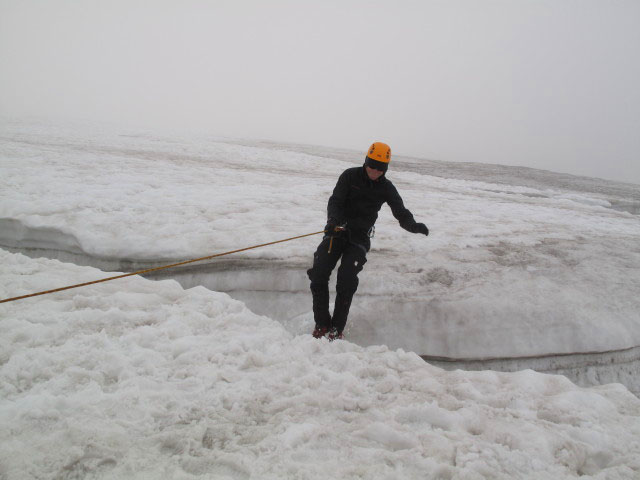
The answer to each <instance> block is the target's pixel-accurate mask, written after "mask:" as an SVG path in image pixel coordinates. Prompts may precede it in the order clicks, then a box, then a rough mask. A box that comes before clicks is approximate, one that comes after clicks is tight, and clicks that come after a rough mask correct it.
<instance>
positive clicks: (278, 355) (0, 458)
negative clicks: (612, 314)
mask: <svg viewBox="0 0 640 480" xmlns="http://www.w3.org/2000/svg"><path fill="white" fill-rule="evenodd" d="M0 265H1V266H2V267H1V269H2V275H0V297H2V298H6V297H9V296H12V295H20V294H26V293H29V292H32V291H38V290H41V289H44V288H47V287H49V286H51V285H60V284H64V283H66V282H67V281H68V280H69V279H71V278H73V279H74V280H75V281H78V282H82V281H89V280H93V279H96V278H104V277H105V276H107V275H108V274H107V273H105V272H101V271H99V270H96V269H94V268H90V267H79V266H76V265H72V264H69V263H61V262H59V261H57V260H49V259H35V260H34V259H31V258H28V257H26V256H23V255H21V254H12V253H8V252H5V251H2V250H0ZM0 425H1V426H2V428H0V478H2V479H3V480H18V479H19V480H22V479H26V478H29V479H31V478H33V479H54V478H56V479H78V478H92V479H106V478H113V479H123V478H127V479H137V478H139V479H142V478H145V479H146V478H154V479H155V478H173V479H195V478H211V479H248V478H254V479H309V480H310V479H322V480H325V479H328V478H334V479H351V478H352V479H356V478H366V479H399V478H401V479H418V478H420V479H450V480H454V479H469V480H475V479H536V480H542V479H553V480H558V479H565V478H566V479H573V478H575V477H576V476H578V475H580V476H581V478H593V479H602V480H604V479H608V480H613V479H629V480H631V479H637V478H639V476H640V440H639V439H640V400H638V399H637V398H636V397H634V396H633V395H632V394H631V393H629V392H628V391H627V390H626V389H625V388H624V387H623V386H621V385H616V384H612V385H607V386H601V387H597V388H588V389H583V388H579V387H576V386H575V385H573V384H572V383H571V382H569V381H568V380H567V379H566V378H564V377H561V376H552V375H544V374H539V373H535V372H533V371H530V370H528V371H522V372H519V373H496V372H489V371H487V372H463V371H455V372H446V371H444V370H441V369H439V368H436V367H433V366H431V365H429V364H427V363H425V362H424V361H423V360H421V359H420V358H419V357H418V356H417V355H416V354H414V353H407V352H405V351H403V350H397V351H391V350H389V349H388V348H387V347H384V346H371V347H366V348H365V347H361V346H357V345H355V344H353V343H350V342H348V341H336V342H333V343H329V342H328V341H326V340H320V341H319V340H315V339H313V338H312V337H311V336H310V335H301V336H293V335H291V334H290V333H289V332H288V331H287V330H285V329H284V328H283V326H282V325H281V324H280V323H279V322H276V321H274V320H271V319H269V318H266V317H263V316H258V315H256V314H254V313H252V312H251V311H249V310H248V309H247V308H246V307H245V306H244V305H243V304H242V303H240V302H238V301H236V300H233V299H231V298H230V297H229V296H227V295H226V294H224V293H218V292H212V291H209V290H207V289H205V288H203V287H196V288H192V289H189V290H184V289H183V288H182V287H181V286H180V285H179V284H178V283H177V282H175V281H172V280H166V281H161V282H154V281H151V280H147V279H143V278H140V277H129V278H126V279H121V280H117V281H113V282H107V283H102V284H98V285H92V286H88V287H84V288H80V289H75V290H71V291H67V292H60V293H56V294H51V295H47V296H42V297H36V298H32V299H27V300H22V301H17V302H10V303H4V304H0Z"/></svg>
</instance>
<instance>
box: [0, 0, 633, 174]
mask: <svg viewBox="0 0 640 480" xmlns="http://www.w3.org/2000/svg"><path fill="white" fill-rule="evenodd" d="M639 85H640V2H639V1H637V0H628V1H620V0H487V1H484V0H441V1H428V0H423V1H408V0H388V1H350V0H342V1H333V0H323V1H305V0H299V1H278V0H270V1H258V0H247V1H241V0H235V1H217V0H211V1H204V0H200V1H196V0H182V1H178V0H176V1H162V0H155V1H139V0H127V1H118V0H116V1H114V0H111V1H98V0H93V1H91V0H82V1H80V0H50V1H45V0H42V1H35V0H0V112H1V113H2V114H5V115H10V116H23V115H36V116H45V117H50V118H54V119H55V118H67V117H69V118H86V119H97V120H107V121H115V122H117V123H120V124H126V125H141V126H142V125H144V126H152V127H163V128H164V127H168V128H176V129H185V130H191V129H197V130H206V131H210V132H211V133H212V134H216V135H227V136H237V137H248V138H266V139H272V140H282V141H291V142H299V143H312V144H318V145H328V146H337V147H348V148H355V149H359V150H362V151H364V150H365V149H366V148H367V147H368V145H369V144H370V143H371V142H372V141H375V140H379V141H385V142H387V143H389V144H390V145H391V148H392V151H393V152H394V153H396V154H402V155H412V156H418V157H424V158H431V159H439V160H453V161H471V162H474V161H475V162H484V163H504V164H509V165H524V166H529V167H534V168H543V169H548V170H554V171H560V172H567V173H573V174H580V175H589V176H597V177H602V178H610V179H614V180H616V179H617V180H623V181H630V182H634V183H640V87H639Z"/></svg>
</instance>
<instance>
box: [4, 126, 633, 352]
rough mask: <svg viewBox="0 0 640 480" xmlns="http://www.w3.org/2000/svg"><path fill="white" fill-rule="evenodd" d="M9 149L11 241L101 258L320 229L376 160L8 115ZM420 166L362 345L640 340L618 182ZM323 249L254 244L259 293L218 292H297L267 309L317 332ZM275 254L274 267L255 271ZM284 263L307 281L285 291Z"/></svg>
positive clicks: (367, 314) (629, 238) (363, 327)
mask: <svg viewBox="0 0 640 480" xmlns="http://www.w3.org/2000/svg"><path fill="white" fill-rule="evenodd" d="M2 140H3V142H2V143H1V144H0V162H1V164H0V167H1V171H2V175H1V176H0V226H1V227H2V228H0V245H5V246H8V247H14V248H27V247H40V248H43V249H44V250H45V251H43V252H42V253H43V254H51V255H55V254H56V251H72V252H75V253H80V254H84V255H86V256H88V257H87V258H89V259H95V261H96V263H99V264H102V263H101V262H102V260H104V259H106V260H104V262H106V263H108V260H109V259H112V260H113V262H116V263H117V262H120V261H121V260H126V261H129V260H130V261H132V262H135V261H141V262H142V261H150V262H154V261H166V262H170V261H174V260H184V259H188V258H197V257H200V256H205V255H210V254H213V253H219V252H223V251H228V250H233V249H237V248H242V247H246V246H250V245H255V244H260V243H265V242H270V241H274V240H278V239H282V238H287V237H290V236H294V235H298V234H304V233H309V232H314V231H318V230H320V229H321V228H322V227H323V226H324V222H325V216H326V203H327V199H328V197H329V195H330V193H331V190H332V188H333V186H334V185H335V182H336V179H337V178H338V176H339V174H340V173H341V172H342V171H343V170H344V169H346V168H348V167H351V166H354V165H359V164H360V162H361V159H359V158H357V157H354V158H353V159H350V161H345V158H348V155H346V154H341V155H338V156H337V157H336V158H333V157H332V155H334V154H333V153H332V152H331V151H325V150H323V149H322V148H320V147H308V148H306V151H307V153H301V152H296V151H294V150H292V149H291V148H290V147H287V146H286V145H285V146H282V148H277V149H276V148H263V147H260V146H247V145H239V144H234V143H232V142H231V141H228V140H223V139H215V138H212V137H204V136H201V137H198V136H189V137H187V136H185V137H180V136H178V135H173V136H168V135H165V136H158V135H155V134H149V133H145V134H139V135H130V134H127V135H124V134H118V133H117V132H116V131H112V130H108V129H105V130H101V129H98V128H96V127H83V128H68V127H52V126H42V127H38V126H36V125H33V124H29V123H26V124H20V123H10V122H6V123H5V124H4V130H3V136H2ZM416 165H417V166H416ZM413 167H414V169H418V170H419V171H413V172H409V171H405V170H403V167H402V160H399V161H398V162H397V163H395V160H394V163H393V164H392V167H391V169H390V171H389V177H390V178H391V179H392V180H393V182H394V184H395V185H396V186H397V187H398V190H399V191H400V193H401V195H402V197H403V199H404V201H405V204H406V206H407V207H408V208H409V209H410V210H411V211H412V212H413V213H414V215H415V217H416V219H417V220H418V221H422V222H424V223H426V224H427V225H428V226H429V228H430V229H431V232H432V233H431V235H430V236H429V237H428V238H425V237H424V236H421V235H412V234H410V233H408V232H405V231H404V230H402V229H401V228H400V227H399V226H398V225H397V222H396V220H395V219H394V218H393V217H392V215H391V213H390V211H389V209H388V208H387V207H383V209H382V211H381V213H380V218H379V220H378V222H377V233H376V238H375V239H374V240H373V247H372V251H371V252H370V254H369V256H368V264H367V266H366V267H365V270H364V271H363V273H362V274H361V276H360V277H361V278H360V288H359V291H358V294H357V296H356V297H355V299H354V304H353V314H352V315H351V317H350V321H349V324H348V326H347V328H348V329H349V330H348V335H349V338H350V339H351V340H353V341H355V342H356V343H359V344H361V345H373V344H381V343H383V344H386V345H388V346H389V347H390V348H392V349H395V348H403V349H405V350H410V351H415V352H416V353H419V354H424V355H432V356H444V357H450V358H487V357H519V356H536V355H544V354H563V353H580V352H600V351H611V350H620V349H626V348H630V347H635V346H637V345H640V328H639V326H640V320H639V318H638V311H639V308H638V300H637V292H638V291H640V247H639V245H640V224H639V223H638V220H637V216H634V215H631V214H629V213H626V212H619V211H616V210H613V209H612V208H609V207H610V206H611V205H612V202H614V200H615V201H616V202H622V201H626V200H625V199H624V198H618V197H615V199H614V198H613V196H612V195H609V196H607V194H606V189H605V188H604V187H603V190H602V193H599V194H592V193H588V192H584V193H581V192H574V191H563V190H559V189H556V190H554V189H543V188H533V187H524V186H518V185H504V184H497V183H491V182H480V181H472V180H460V179H451V178H440V177H434V176H430V175H429V171H428V170H424V171H422V170H420V169H419V168H418V167H419V164H414V165H413ZM478 168H481V167H480V166H479V167H478ZM489 178H490V177H489ZM318 241H319V237H317V238H316V237H311V238H306V239H302V240H296V241H294V242H288V243H286V244H282V245H278V246H271V247H267V248H262V249H259V250H252V251H248V252H245V253H243V254H241V255H239V256H238V257H237V258H238V260H243V261H246V265H247V266H246V268H244V269H242V268H240V269H238V270H237V273H238V278H242V279H243V280H246V284H245V285H242V286H238V284H237V281H235V280H234V281H233V282H232V283H233V284H231V283H230V284H229V285H219V284H220V282H217V281H215V280H212V281H211V283H216V284H218V285H219V288H218V289H219V290H222V291H229V292H231V293H233V291H238V289H239V288H240V289H244V290H246V291H247V292H249V293H248V294H249V295H251V294H252V293H251V292H254V291H255V292H257V291H263V290H264V289H265V287H264V285H265V283H271V284H272V285H274V289H279V288H280V287H275V285H280V284H287V285H288V287H287V288H286V289H285V290H286V291H281V290H282V289H279V290H278V292H277V293H282V294H283V295H281V296H280V297H276V295H275V293H274V295H271V297H272V298H278V302H279V303H280V305H287V307H286V308H282V307H281V308H279V311H278V312H277V315H275V314H274V313H272V312H267V313H269V315H270V316H277V317H278V319H279V320H280V321H282V322H283V323H286V324H287V325H291V326H292V328H290V329H289V331H290V332H291V333H299V332H301V331H307V330H308V325H307V324H306V323H302V324H300V323H299V322H298V323H296V322H297V319H298V318H306V317H305V313H304V311H305V309H306V311H307V312H309V311H310V302H309V301H308V302H306V303H304V304H300V302H299V299H300V298H301V294H302V292H308V281H307V279H306V277H305V276H304V271H305V270H306V269H307V268H309V266H310V264H311V259H312V254H313V251H314V250H315V248H316V245H317V243H318ZM265 261H270V262H272V263H273V267H266V268H265V263H262V264H261V267H260V268H255V267H254V264H253V263H252V262H258V263H259V262H265ZM283 265H284V266H287V267H288V268H289V269H290V270H291V271H293V272H294V273H293V274H292V275H291V276H290V278H287V279H282V278H279V279H277V281H276V280H275V279H274V271H276V270H277V269H278V268H279V267H280V266H283ZM295 272H298V273H295ZM240 273H243V274H244V275H242V277H240ZM265 292H266V293H264V292H263V293H264V296H266V295H268V294H270V293H271V292H267V291H265ZM288 293H291V294H292V295H291V296H290V299H289V301H287V300H286V299H284V298H283V297H284V295H286V294H288ZM246 296H247V295H245V297H246ZM293 303H296V305H293ZM288 305H292V306H291V307H288ZM284 310H289V311H291V312H292V315H291V317H289V318H285V317H282V316H281V314H280V312H281V311H284Z"/></svg>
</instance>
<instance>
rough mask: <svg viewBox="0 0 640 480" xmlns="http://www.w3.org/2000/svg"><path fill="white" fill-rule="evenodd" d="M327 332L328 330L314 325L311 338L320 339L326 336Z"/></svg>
mask: <svg viewBox="0 0 640 480" xmlns="http://www.w3.org/2000/svg"><path fill="white" fill-rule="evenodd" d="M328 331H329V329H328V328H326V327H319V326H318V325H316V328H315V329H314V330H313V333H312V334H311V335H313V338H322V337H324V336H325V335H326V334H327V332H328Z"/></svg>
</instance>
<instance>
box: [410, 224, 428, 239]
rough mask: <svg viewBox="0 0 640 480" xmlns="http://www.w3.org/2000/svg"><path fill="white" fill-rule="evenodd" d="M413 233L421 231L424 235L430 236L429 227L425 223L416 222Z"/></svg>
mask: <svg viewBox="0 0 640 480" xmlns="http://www.w3.org/2000/svg"><path fill="white" fill-rule="evenodd" d="M413 233H421V234H423V235H427V236H429V229H428V228H427V226H426V225H425V224H424V223H416V224H415V226H414V227H413Z"/></svg>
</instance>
